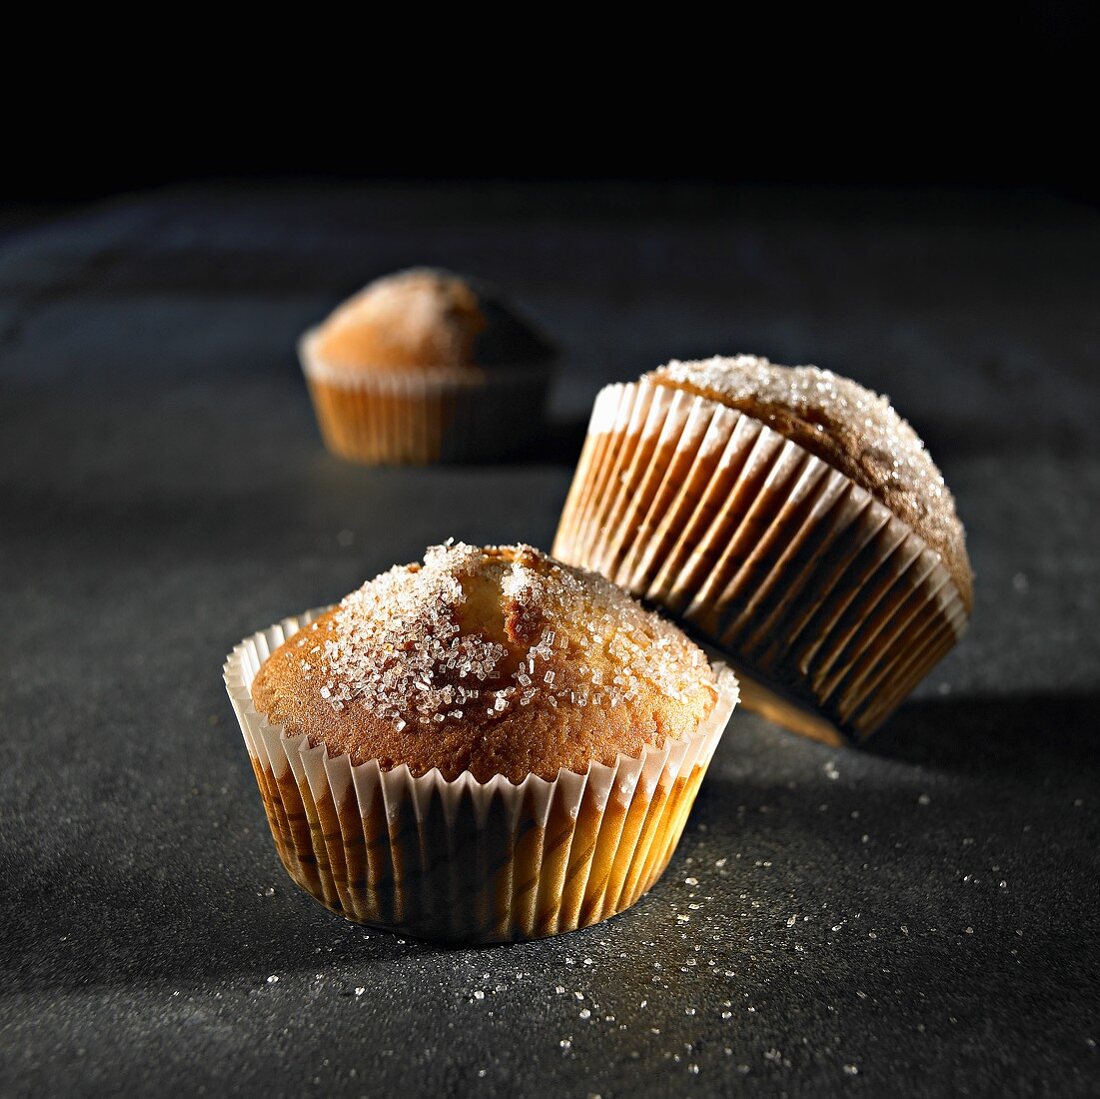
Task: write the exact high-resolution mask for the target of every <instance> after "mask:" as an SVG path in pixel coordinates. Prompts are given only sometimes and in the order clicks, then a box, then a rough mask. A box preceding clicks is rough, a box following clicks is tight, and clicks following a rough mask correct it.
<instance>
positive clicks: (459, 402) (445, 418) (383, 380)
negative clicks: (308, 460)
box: [298, 333, 550, 465]
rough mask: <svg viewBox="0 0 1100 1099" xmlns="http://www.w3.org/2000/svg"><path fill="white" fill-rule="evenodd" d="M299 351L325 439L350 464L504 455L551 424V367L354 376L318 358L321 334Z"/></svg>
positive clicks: (306, 340)
mask: <svg viewBox="0 0 1100 1099" xmlns="http://www.w3.org/2000/svg"><path fill="white" fill-rule="evenodd" d="M298 353H299V358H300V359H301V363H302V371H303V373H304V374H305V377H306V384H307V385H308V387H309V392H310V396H311V398H312V400H313V408H314V411H315V412H316V415H317V423H318V426H319V427H320V430H321V437H322V438H323V439H324V441H325V445H326V446H327V447H328V449H329V450H331V451H332V452H333V453H334V454H336V455H338V456H339V457H341V458H345V459H347V460H348V461H352V462H361V463H365V464H370V465H405V464H408V465H425V464H428V463H433V462H463V461H472V460H476V459H486V458H496V457H501V456H503V455H505V454H508V453H509V452H511V451H514V450H516V449H517V448H518V447H520V446H521V445H522V444H523V443H524V442H525V441H527V440H528V439H529V438H530V437H531V435H532V433H533V432H534V431H535V430H537V429H538V427H539V425H541V424H542V422H543V419H544V412H545V406H546V395H547V391H548V388H549V383H550V369H549V367H547V366H516V367H507V368H505V367H500V368H494V369H492V370H484V369H483V370H479V371H477V372H476V373H475V372H471V371H466V370H451V369H446V368H440V369H433V370H430V371H418V372H416V373H409V372H401V371H383V370H375V371H369V372H363V371H350V370H347V369H342V368H339V367H334V366H332V365H331V364H329V363H327V362H325V360H324V359H322V358H321V357H320V356H319V355H318V354H317V353H316V350H315V348H314V336H313V333H307V334H306V335H305V336H304V337H303V338H302V340H301V342H300V343H299V347H298Z"/></svg>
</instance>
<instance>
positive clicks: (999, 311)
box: [0, 186, 1100, 1099]
mask: <svg viewBox="0 0 1100 1099" xmlns="http://www.w3.org/2000/svg"><path fill="white" fill-rule="evenodd" d="M413 262H428V263H441V264H446V265H448V266H452V267H455V268H457V269H459V270H469V271H473V272H476V273H478V274H481V275H484V276H487V277H490V278H493V279H496V280H497V281H499V282H500V283H502V284H503V285H505V286H506V287H509V288H510V289H512V290H513V291H514V292H515V294H516V295H517V296H518V297H520V298H521V299H522V300H523V301H524V302H525V303H526V304H527V305H528V306H529V307H530V309H531V310H532V311H533V312H534V313H535V314H536V315H537V316H538V317H539V318H540V319H541V320H542V322H543V323H544V325H545V327H546V329H547V330H548V331H549V332H551V333H553V334H554V335H555V336H557V337H558V338H560V339H561V340H562V341H563V342H564V343H565V344H566V347H567V353H568V359H567V365H566V369H565V371H564V374H563V377H562V379H561V381H560V384H559V387H558V389H557V392H556V396H555V405H554V407H555V413H556V417H557V422H556V425H555V427H554V430H553V432H552V433H551V435H550V437H549V438H547V439H544V440H541V441H533V442H532V445H531V447H530V450H529V453H527V454H526V455H524V456H523V457H522V458H521V459H520V460H519V461H517V462H516V463H514V464H511V465H498V466H493V467H486V468H461V469H435V470H417V471H400V470H390V471H378V470H375V471H369V470H361V469H356V468H352V467H349V466H345V465H341V464H340V463H339V462H337V461H336V460H334V459H332V458H330V457H329V456H328V455H326V454H325V452H324V451H323V450H322V449H321V446H320V443H319V441H318V438H317V435H316V431H315V428H314V425H313V421H312V416H311V413H310V410H309V407H308V402H307V398H306V394H305V391H304V388H303V385H302V383H301V380H300V377H299V375H298V372H297V367H296V364H295V361H294V355H293V345H294V339H295V336H296V335H297V333H298V332H299V331H300V330H301V329H303V328H304V327H305V326H306V325H307V324H308V323H310V322H313V321H315V320H317V319H318V318H319V317H320V316H321V315H323V313H324V311H325V310H326V309H327V308H328V307H329V306H330V305H331V304H333V303H334V302H335V301H336V300H337V299H338V298H339V297H340V296H342V295H343V294H345V293H347V292H349V291H351V290H352V289H354V288H356V287H357V286H358V285H359V284H360V283H362V282H363V281H365V280H366V279H367V278H368V277H371V276H374V275H376V274H379V273H381V272H384V271H386V270H388V269H392V268H394V267H397V266H401V265H404V264H408V263H413ZM1098 303H1100V217H1098V216H1097V214H1096V212H1095V211H1090V210H1087V209H1084V208H1081V207H1076V206H1073V205H1071V204H1069V203H1066V202H1062V201H1059V200H1055V199H1052V198H1047V197H1043V196H1041V195H1033V194H1014V195H994V194H982V193H951V192H940V193H933V194H904V193H894V194H890V195H887V196H882V195H874V194H868V193H857V192H839V193H827V194H817V195H813V194H811V195H805V194H798V193H793V192H791V193H784V192H746V193H740V194H721V193H717V192H710V191H706V190H700V189H691V188H679V189H666V190H665V191H662V192H654V191H647V190H645V189H641V188H634V189H630V188H617V189H597V188H587V189H584V188H572V189H570V188H557V189H541V190H537V189H536V190H532V189H521V188H515V187H506V186H493V187H482V188H473V187H471V188H467V189H461V190H454V191H450V192H435V191H431V190H427V189H409V190H407V191H405V192H401V193H396V192H385V191H369V190H347V189H343V190H333V189H321V188H315V189H313V190H308V189H297V190H292V189H284V190H277V191H275V190H273V191H267V192H263V193H249V192H243V191H215V190H191V191H182V192H167V193H161V194H154V195H148V196H139V197H135V198H131V199H126V200H119V201H115V202H111V203H107V204H104V205H101V206H98V207H94V208H91V209H88V210H84V211H81V212H79V213H77V214H74V215H72V216H67V217H63V218H54V219H52V220H50V221H49V222H48V223H45V224H40V225H37V226H35V225H32V224H27V223H25V222H22V221H21V222H20V223H19V224H18V225H17V226H16V227H15V228H14V229H12V231H10V232H9V233H7V234H5V236H4V238H3V240H2V241H0V355H2V359H0V386H2V389H0V608H2V611H3V616H4V621H5V623H6V625H7V628H6V629H5V630H4V632H3V634H2V635H0V660H2V664H3V668H4V676H3V678H2V680H0V714H2V715H3V748H4V752H3V759H4V774H5V782H4V784H3V792H2V794H0V872H2V877H0V882H2V885H0V967H2V973H3V977H2V981H0V1093H3V1094H5V1095H23V1094H62V1093H63V1094H77V1095H91V1094H97V1095H101V1094H116V1093H156V1094H170V1093H197V1092H202V1091H205V1092H207V1093H210V1094H216V1095H222V1094H236V1093H241V1094H260V1093H263V1094H267V1095H283V1094H285V1095H298V1094H303V1093H311V1092H312V1093H320V1094H360V1093H362V1094H379V1093H387V1092H391V1091H392V1092H398V1093H400V1094H412V1095H420V1094H425V1095H439V1094H442V1095H486V1096H494V1095H543V1094H555V1095H556V1094H562V1095H576V1096H581V1097H584V1096H589V1095H601V1096H604V1097H605V1099H606V1097H610V1096H621V1095H631V1094H655V1095H681V1094H682V1095H687V1094H694V1093H704V1094H710V1093H713V1094H724V1093H734V1092H741V1091H747V1092H749V1093H758V1094H766V1095H771V1094H776V1095H779V1094H788V1095H834V1094H836V1095H842V1094H853V1095H855V1094H884V1093H891V1094H894V1095H898V1096H908V1095H925V1094H930V1095H935V1094H948V1093H958V1094H974V1095H984V1094H990V1095H1003V1094H1050V1095H1059V1096H1061V1095H1085V1094H1090V1093H1096V1091H1097V1090H1098V1088H1100V1051H1098V1049H1097V1044H1096V1043H1097V1042H1098V1041H1100V1023H1098V1022H1097V1017H1098V1012H1100V988H1098V976H1097V972H1098V967H1100V950H1098V948H1097V945H1096V932H1095V927H1096V910H1097V900H1098V896H1100V888H1098V883H1100V875H1098V860H1097V854H1096V852H1097V843H1098V840H1100V812H1098V797H1100V790H1098V784H1097V772H1098V763H1097V733H1096V731H1095V730H1096V727H1097V721H1096V710H1097V703H1098V699H1100V630H1098V628H1097V613H1098V610H1100V605H1098V602H1100V568H1098V551H1097V547H1098V545H1100V516H1098V513H1097V502H1098V499H1100V446H1098V442H1097V437H1096V428H1095V425H1096V423H1097V422H1098V417H1100V386H1098V385H1097V380H1096V370H1097V366H1096V362H1097V351H1098V349H1100V312H1098V308H1097V306H1098ZM740 350H745V351H756V352H761V353H767V354H770V355H771V356H772V357H773V358H775V359H777V360H778V361H782V362H805V361H816V362H818V363H819V364H820V365H824V366H830V367H833V368H836V369H838V370H841V371H843V372H845V373H848V374H851V375H853V376H854V377H856V378H857V379H859V380H861V381H863V382H865V383H867V384H870V385H872V386H874V387H876V388H879V389H882V390H885V391H887V392H889V393H890V394H891V396H892V397H893V398H894V399H895V401H896V403H897V404H898V406H899V407H900V408H901V409H902V411H903V412H904V413H905V414H907V415H908V416H909V417H910V418H911V419H912V420H913V421H914V423H915V424H916V426H917V427H918V429H919V430H920V431H921V432H922V433H923V434H924V436H925V437H926V439H927V440H928V441H929V443H930V445H931V447H932V451H933V454H934V455H935V456H936V457H937V459H938V460H939V462H940V464H941V465H942V467H943V469H944V471H945V474H946V476H947V479H948V482H949V484H951V486H952V487H953V488H954V489H955V491H956V493H957V495H958V499H959V506H960V510H961V513H962V515H963V517H964V520H965V522H966V524H967V526H968V529H969V531H970V546H971V550H972V555H973V559H974V564H975V568H976V571H977V575H978V582H977V606H976V611H975V617H974V622H973V627H972V629H971V632H970V634H969V636H968V637H967V639H966V640H965V642H964V643H963V644H962V645H961V646H960V647H959V648H958V649H957V650H956V651H955V653H953V654H952V655H951V656H950V657H949V658H948V659H947V660H946V661H945V662H944V663H943V665H942V666H941V667H940V668H938V669H937V670H936V672H935V673H934V674H933V676H932V677H931V678H930V680H929V681H928V682H926V683H925V684H923V685H922V687H921V689H920V690H919V691H918V693H917V695H916V697H915V698H914V699H913V700H912V701H911V703H910V704H908V705H907V706H906V707H905V708H904V709H903V710H902V711H900V712H899V714H898V715H897V716H896V718H895V719H894V720H893V722H892V723H891V724H890V725H889V727H888V728H887V729H886V730H885V731H884V732H883V733H882V735H881V737H880V739H879V740H878V742H877V744H876V745H875V746H874V747H873V748H872V749H871V750H868V751H858V752H857V751H843V750H833V749H827V748H824V747H821V746H818V745H816V744H813V743H809V742H803V741H801V740H798V739H796V738H794V737H791V736H789V735H787V734H785V733H784V732H782V731H780V730H778V729H776V728H774V727H771V726H769V725H768V724H766V723H765V722H763V721H761V720H759V719H757V718H754V717H752V716H750V715H748V714H745V713H741V712H739V713H737V714H736V715H735V719H734V720H733V722H732V723H731V726H730V728H729V730H728V732H727V734H726V737H725V739H724V741H723V743H722V745H721V747H720V750H719V753H718V756H717V759H716V762H715V764H714V767H713V769H712V771H711V773H710V775H709V777H708V779H707V782H706V783H705V785H704V788H703V790H702V793H701V794H700V797H699V801H698V803H697V806H696V810H695V813H694V815H693V817H692V819H691V822H690V824H689V826H688V829H687V832H686V833H685V836H684V840H683V843H682V845H681V848H680V850H679V851H678V853H677V854H676V856H675V858H674V860H673V862H672V865H671V867H670V869H669V871H668V874H667V875H666V876H665V878H664V879H663V880H662V881H661V882H660V884H659V885H658V886H657V888H655V889H654V890H653V892H652V893H651V894H650V895H649V896H648V897H647V898H646V899H645V900H644V901H643V902H642V903H641V904H640V905H638V906H637V907H636V908H635V909H634V910H632V911H630V912H628V913H626V914H624V915H622V916H620V917H619V918H617V919H615V920H613V921H611V922H609V923H607V924H605V925H602V926H599V927H596V928H593V929H590V930H588V931H585V932H581V933H577V934H574V935H570V936H566V937H563V938H560V939H556V940H551V941H545V942H538V943H533V944H525V945H516V946H509V947H500V948H493V949H484V950H454V949H440V948H438V947H435V946H432V945H426V944H421V943H416V942H412V941H405V942H403V941H401V940H399V939H396V938H394V937H391V936H389V935H386V934H382V933H379V932H373V931H372V932H366V931H364V930H363V929H360V928H357V927H354V926H352V925H350V924H346V923H343V922H342V921H340V920H339V919H337V918H335V917H333V916H330V915H329V914H328V913H326V912H325V911H323V910H322V909H321V908H320V907H319V906H317V905H316V904H314V903H313V902H312V901H311V900H310V899H309V898H307V897H306V896H305V895H303V894H301V893H299V892H298V891H297V890H296V889H295V888H294V887H293V886H292V885H291V883H290V881H289V879H288V878H287V877H286V875H285V873H284V872H283V870H282V868H281V867H280V865H279V863H278V860H277V858H276V855H275V851H274V848H273V845H272V843H271V840H270V837H269V835H268V833H267V829H266V825H265V823H264V818H263V814H262V811H261V807H260V802H259V798H258V796H257V794H256V791H255V787H254V782H253V778H252V775H251V772H250V769H249V766H248V762H247V757H246V754H245V750H244V746H243V743H242V741H241V738H240V735H239V733H238V731H237V729H236V726H235V722H234V720H233V716H232V712H231V710H230V708H229V704H228V701H227V699H226V697H225V693H224V690H223V687H222V684H221V663H222V659H223V657H224V654H225V652H226V651H227V650H228V649H229V648H230V647H231V646H232V645H233V644H234V643H235V642H236V641H237V640H239V639H240V638H241V637H242V636H243V635H244V634H245V633H246V632H250V631H252V630H254V629H257V628H260V627H262V626H265V625H267V624H269V623H270V622H272V621H273V620H275V619H276V618H278V617H281V616H282V615H284V614H286V613H293V612H296V611H299V610H302V609H304V608H307V607H310V606H314V605H316V604H318V603H322V602H327V601H331V600H333V599H335V598H337V597H339V596H340V595H342V594H344V593H345V592H346V591H348V590H350V589H351V588H352V587H353V586H355V585H357V584H358V583H359V582H361V581H362V580H363V579H365V578H366V577H369V576H371V575H373V574H374V573H376V572H377V571H379V570H380V569H382V568H384V567H387V566H389V565H390V564H392V563H394V562H397V561H405V560H410V559H412V558H414V557H416V556H418V555H419V554H420V552H421V551H422V550H423V548H424V546H425V545H426V544H428V543H431V542H435V541H438V540H442V539H443V538H445V537H447V536H449V535H455V536H457V537H460V538H465V539H468V540H471V541H497V542H500V541H509V540H514V539H522V540H526V541H531V542H534V543H536V544H539V545H542V546H547V545H548V544H549V543H550V541H551V537H552V534H553V530H554V526H555V519H556V516H557V512H558V509H559V508H560V506H561V502H562V500H563V498H564V494H565V491H566V488H567V486H568V482H569V477H570V467H571V463H572V461H573V459H574V457H575V454H576V451H577V448H578V447H579V441H580V433H581V431H582V427H583V418H584V415H585V413H586V411H587V409H588V407H589V405H590V402H591V399H592V396H593V395H594V393H595V392H596V390H597V389H598V387H599V386H600V385H602V384H603V383H604V382H606V381H609V380H612V379H617V378H630V377H634V376H636V375H637V374H638V373H639V372H640V371H641V370H643V369H647V368H650V367H652V366H654V365H656V364H657V363H659V362H660V361H661V360H663V359H664V358H667V357H669V356H672V355H679V356H687V355H696V354H709V353H713V352H718V351H725V352H733V351H740Z"/></svg>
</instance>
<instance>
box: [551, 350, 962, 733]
mask: <svg viewBox="0 0 1100 1099" xmlns="http://www.w3.org/2000/svg"><path fill="white" fill-rule="evenodd" d="M553 552H554V554H555V555H556V556H557V557H559V558H560V559H561V560H563V561H566V562H568V563H570V564H572V565H577V566H580V567H583V568H587V569H593V570H595V571H598V572H600V573H602V574H603V575H604V576H606V577H608V578H609V579H610V580H613V581H614V582H615V583H616V584H619V585H621V586H622V587H624V588H626V589H627V590H628V591H630V592H632V593H634V594H635V595H637V596H640V597H643V598H645V599H647V600H651V601H653V602H654V603H656V604H659V605H660V606H662V607H664V608H666V609H667V610H668V611H670V612H672V613H673V614H674V615H676V616H678V617H680V618H681V619H682V620H683V621H684V622H685V623H687V624H688V626H689V627H690V628H691V629H692V630H693V631H694V632H696V633H697V634H698V635H699V636H701V637H703V638H705V639H706V640H707V641H709V642H711V643H713V644H715V645H716V646H718V647H719V648H720V649H721V650H722V651H723V652H725V653H726V654H728V655H729V656H730V657H731V658H732V662H733V665H734V667H735V668H736V669H737V670H738V672H739V674H741V677H742V686H743V695H744V698H743V700H744V703H745V705H746V706H748V707H750V708H754V709H758V710H762V711H763V712H765V713H766V714H767V715H768V716H770V717H773V718H776V719H778V720H780V721H781V722H783V723H784V724H787V725H789V726H790V727H792V728H795V729H797V730H798V731H801V732H805V733H808V734H810V735H812V736H816V737H819V738H821V739H824V740H827V741H830V742H833V743H838V742H841V741H843V740H844V739H854V740H857V741H858V740H861V739H863V738H864V737H866V736H868V735H869V734H871V733H872V732H873V731H874V730H875V729H876V728H878V727H879V726H880V725H881V724H882V722H884V721H885V720H886V718H887V717H889V715H890V714H891V713H892V712H893V710H894V709H895V708H896V707H897V706H898V705H899V704H900V702H901V701H902V700H903V699H904V698H905V697H906V695H908V694H909V693H910V691H911V690H912V689H913V687H914V686H916V684H917V683H918V682H919V681H920V680H921V679H922V678H923V677H924V676H925V675H926V674H927V673H928V671H929V669H931V668H932V666H933V665H934V664H935V663H936V662H937V661H938V660H939V659H940V658H941V657H943V656H944V654H945V653H947V651H948V650H949V649H951V647H952V646H953V645H954V644H955V643H956V642H957V641H958V640H959V638H960V636H961V635H962V633H963V631H964V629H965V627H966V624H967V622H968V620H969V616H970V610H971V605H972V600H973V577H972V574H971V569H970V561H969V558H968V557H967V552H966V540H965V536H964V533H963V528H962V525H961V524H960V522H959V519H958V516H957V515H956V513H955V501H954V499H953V497H952V496H951V493H950V492H949V491H948V490H947V488H946V487H945V485H944V482H943V477H942V476H941V475H940V472H939V470H938V469H937V468H936V466H935V464H934V463H933V461H932V459H931V458H930V457H929V455H928V452H927V450H925V448H924V445H923V443H922V442H921V440H920V439H919V438H918V436H917V434H916V432H915V431H914V430H913V428H912V427H910V425H909V424H908V423H906V422H905V421H904V420H903V419H901V417H900V416H898V414H897V413H896V412H895V411H894V409H893V408H892V407H891V406H890V404H889V402H888V401H887V400H886V399H885V398H884V397H880V396H878V395H877V394H875V393H872V392H871V391H870V390H867V389H864V388H863V387H862V386H860V385H857V384H856V383H855V382H853V381H849V380H848V379H846V378H841V377H838V376H837V375H835V374H832V373H830V372H829V371H826V370H819V369H817V368H816V367H812V366H800V367H793V368H791V367H784V366H777V365H774V364H773V363H770V362H768V360H767V359H760V358H755V357H753V356H750V355H741V356H738V357H736V358H714V359H709V360H707V361H704V362H672V363H669V364H668V365H667V366H663V367H661V368H660V369H659V370H655V371H653V372H651V373H649V374H647V375H645V376H644V377H643V378H642V379H641V380H640V381H638V382H635V383H631V384H626V385H612V386H608V387H607V388H605V389H604V390H602V391H601V393H600V394H599V396H598V397H597V400H596V405H595V408H594V410H593V413H592V419H591V422H590V424H589V429H588V437H587V440H586V442H585V446H584V450H583V452H582V454H581V458H580V462H579V464H578V467H577V471H576V475H575V477H574V480H573V485H572V488H571V489H570V492H569V496H568V499H567V501H566V504H565V509H564V511H563V513H562V516H561V521H560V524H559V527H558V532H557V536H556V539H555V542H554V551H553Z"/></svg>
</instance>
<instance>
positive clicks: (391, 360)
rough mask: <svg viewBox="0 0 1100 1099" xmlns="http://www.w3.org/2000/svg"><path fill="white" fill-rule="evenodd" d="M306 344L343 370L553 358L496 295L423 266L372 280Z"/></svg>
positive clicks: (469, 366) (464, 365)
mask: <svg viewBox="0 0 1100 1099" xmlns="http://www.w3.org/2000/svg"><path fill="white" fill-rule="evenodd" d="M307 339H309V340H310V341H311V343H312V350H313V351H314V352H315V353H316V354H317V355H319V356H321V357H322V358H323V359H324V360H325V361H326V362H327V363H329V364H331V365H332V366H335V367H344V368H347V369H349V370H388V371H392V370H400V371H416V370H432V369H437V370H438V369H476V368H478V367H507V366H522V365H532V364H536V363H541V362H545V361H546V360H548V359H549V358H550V357H551V356H552V354H553V349H552V348H551V347H550V345H549V344H548V343H547V342H546V341H545V339H544V338H543V337H542V336H541V335H539V334H538V333H537V332H536V331H535V330H534V329H533V328H532V327H531V326H530V325H528V324H527V322H526V321H524V320H522V319H521V318H520V317H518V316H517V315H516V314H515V312H514V311H513V310H512V308H511V307H510V306H509V305H508V304H507V303H506V302H505V301H504V300H503V299H502V297H501V295H500V293H499V291H497V290H495V289H494V288H493V287H491V286H489V285H488V284H487V283H483V282H480V281H477V280H474V279H469V278H465V277H463V276H461V275H455V274H452V273H451V272H450V271H442V270H435V269H432V268H427V267H417V268H413V269H411V270H408V271H399V272H398V273H397V274H395V275H387V276H386V277H385V278H380V279H376V280H375V281H374V282H372V283H370V285H368V286H367V287H366V288H365V289H363V290H361V291H360V292H359V293H358V294H356V295H354V297H351V298H349V299H348V300H347V301H346V302H344V303H343V304H342V305H340V306H339V307H337V309H336V310H335V311H334V312H333V313H332V314H331V315H330V316H329V317H328V319H327V320H325V321H324V322H323V323H322V324H321V325H320V326H319V327H318V328H317V329H315V330H314V331H313V332H312V333H310V334H309V336H308V337H307Z"/></svg>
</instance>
